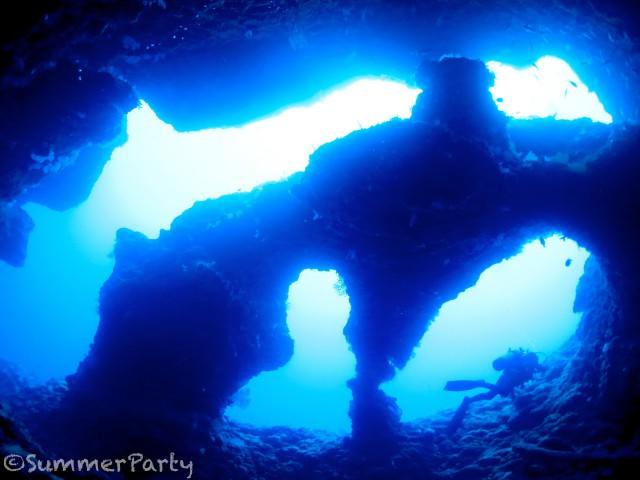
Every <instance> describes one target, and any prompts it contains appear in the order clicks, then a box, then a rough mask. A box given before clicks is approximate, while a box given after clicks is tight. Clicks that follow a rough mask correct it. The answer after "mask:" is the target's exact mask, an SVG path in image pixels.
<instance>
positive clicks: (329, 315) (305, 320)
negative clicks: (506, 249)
mask: <svg viewBox="0 0 640 480" xmlns="http://www.w3.org/2000/svg"><path fill="white" fill-rule="evenodd" d="M489 65H490V67H491V68H492V70H493V71H494V72H495V73H496V76H497V79H496V86H495V88H494V89H493V90H492V94H493V95H494V98H496V99H501V101H500V102H498V105H499V106H500V108H502V109H503V110H505V111H506V112H507V113H508V114H509V115H512V116H519V117H533V116H548V115H551V116H556V117H557V118H579V117H582V116H589V117H591V118H592V119H593V120H594V121H601V122H605V123H606V122H610V121H611V118H610V116H607V115H608V114H607V113H606V111H605V110H604V107H603V106H602V105H601V104H600V102H599V101H598V99H597V96H596V95H595V94H594V93H593V92H588V90H587V89H586V87H585V86H584V85H583V84H582V83H581V82H580V81H579V79H577V77H575V74H571V72H568V71H567V69H566V68H565V67H563V66H562V65H561V64H559V63H558V62H553V61H551V62H549V61H545V62H541V63H540V64H539V65H538V66H537V67H536V69H535V71H534V77H535V78H537V80H536V81H537V82H539V84H536V85H538V86H537V87H536V88H538V90H536V92H538V93H537V95H538V97H537V98H538V100H539V101H538V102H536V104H535V105H530V104H527V102H526V101H525V100H523V99H525V98H528V96H529V95H530V90H531V85H532V84H531V83H526V82H524V83H523V82H522V78H521V77H519V76H518V75H516V73H514V72H515V71H514V70H510V69H509V68H508V67H507V66H502V65H501V64H497V63H494V64H489ZM545 65H546V66H545ZM549 66H550V67H549ZM546 68H550V70H549V72H551V73H545V74H542V73H541V72H543V71H545V69H546ZM569 69H570V68H569ZM527 75H528V74H527ZM536 75H537V77H536ZM572 75H574V76H572ZM554 78H555V80H554ZM512 82H516V83H512ZM540 82H541V83H540ZM514 85H515V86H514ZM517 85H520V86H526V87H527V89H528V90H522V89H521V88H516V86H517ZM558 85H561V86H560V87H558ZM558 89H560V90H561V91H562V92H563V95H560V96H558V93H557V92H558V91H560V90H558ZM545 92H546V93H545ZM572 92H573V93H572ZM585 92H586V93H585ZM565 93H566V94H565ZM418 94H419V90H417V89H415V88H411V87H409V86H407V85H405V84H403V83H401V82H397V81H391V80H384V79H372V78H368V79H360V80H358V81H354V82H350V83H349V84H346V85H342V86H340V87H339V88H337V89H336V90H334V91H332V92H328V93H324V94H321V95H319V96H318V97H317V98H315V99H313V101H311V102H309V103H307V104H305V105H299V106H295V107H291V108H287V109H285V110H283V111H281V112H279V113H277V114H274V115H273V116H270V117H268V118H264V119H259V120H256V121H255V122H251V123H249V124H246V125H242V126H238V127H235V128H224V129H208V130H201V131H197V132H177V131H176V130H175V129H174V128H173V127H171V125H168V124H166V123H164V122H162V121H160V120H159V119H158V118H157V116H156V115H155V114H154V113H153V110H152V109H151V107H150V106H149V105H147V104H145V103H142V105H141V106H140V108H138V109H136V110H134V111H132V112H131V113H130V114H129V115H128V117H127V134H128V141H127V142H126V144H124V145H123V146H122V147H120V148H117V149H116V150H115V151H114V152H113V155H112V157H111V160H110V162H109V163H108V164H107V166H106V167H105V169H104V172H103V173H102V175H101V176H100V178H99V180H98V182H97V183H96V185H95V186H94V188H93V191H92V193H91V195H90V197H89V198H88V199H87V201H85V202H84V203H83V204H81V205H79V206H78V207H76V208H74V209H72V210H69V211H66V212H62V213H59V212H54V211H51V210H48V209H46V208H44V207H41V206H38V205H34V204H29V205H27V206H26V209H27V211H28V212H29V214H30V215H31V216H32V218H33V219H34V221H35V224H36V227H35V230H34V232H33V235H32V237H31V241H30V244H29V249H28V256H27V263H26V265H25V266H24V267H23V268H20V269H16V268H12V267H9V266H7V265H5V264H3V263H0V319H1V321H0V352H2V353H1V356H2V357H3V358H5V359H7V360H10V361H12V362H15V363H16V364H18V365H19V366H20V367H21V368H22V369H23V370H24V371H25V372H26V373H27V374H29V375H30V376H32V377H33V379H34V380H35V381H44V380H46V379H48V378H51V377H62V376H65V375H67V374H70V373H72V372H73V371H74V370H75V368H76V366H77V364H78V362H79V361H80V360H81V359H82V358H83V357H84V356H85V355H86V353H87V351H88V349H89V345H90V343H91V339H92V337H93V335H94V333H95V330H96V327H97V324H98V315H97V306H98V291H99V288H100V286H101V285H102V283H103V282H104V281H105V280H106V279H107V277H108V276H109V273H110V271H111V270H112V268H113V259H112V258H111V257H110V252H111V250H112V246H113V241H114V237H115V232H116V230H117V229H118V228H120V227H127V228H131V229H133V230H137V231H140V232H143V233H144V234H146V235H148V236H149V237H155V236H157V235H158V232H159V231H160V229H162V228H168V226H169V225H170V223H171V221H172V220H173V219H174V218H175V217H176V216H177V215H179V214H180V213H181V212H183V211H184V210H185V209H187V208H189V207H190V206H191V205H192V204H193V203H194V202H195V201H197V200H201V199H206V198H215V197H218V196H220V195H223V194H226V193H231V192H235V191H244V190H250V189H251V188H254V187H255V186H256V185H259V184H262V183H264V182H268V181H277V180H280V179H283V178H285V177H287V176H288V175H291V174H292V173H294V172H297V171H301V170H304V168H305V167H306V165H307V162H308V157H309V154H310V153H311V152H313V150H314V149H315V148H317V147H318V146H320V145H322V144H324V143H327V142H330V141H332V140H335V139H336V138H339V137H341V136H344V135H347V134H348V133H350V132H352V131H354V130H357V129H360V128H367V127H369V126H372V125H375V124H378V123H381V122H384V121H387V120H389V119H391V118H393V117H400V118H407V117H408V116H409V115H410V112H411V108H412V106H413V104H414V102H415V99H416V97H417V95H418ZM545 95H546V97H545ZM576 95H578V96H579V95H583V97H576ZM584 95H586V97H585V96H584ZM547 97H548V98H547ZM540 98H542V99H543V100H544V101H542V100H540ZM545 98H546V100H545ZM563 98H565V100H563ZM575 98H582V100H580V101H576V100H575ZM541 102H542V104H544V105H545V109H540V108H538V107H539V106H540V105H541ZM563 102H564V103H563ZM534 107H535V108H534ZM585 108H587V109H586V110H585ZM528 109H529V110H528ZM603 112H604V113H603ZM532 249H533V250H532ZM576 249H577V247H576V246H575V244H573V243H571V242H561V243H560V244H558V246H557V247H556V246H555V240H554V241H550V242H548V244H547V248H546V249H544V250H540V251H539V249H538V250H536V249H535V248H534V247H531V248H529V247H528V250H527V252H529V250H531V252H530V253H526V255H528V256H527V258H529V260H528V262H529V263H526V264H520V263H517V262H516V259H514V260H512V261H510V262H515V263H514V265H521V266H520V267H519V268H520V270H518V269H516V270H513V271H512V273H511V274H510V275H511V276H509V275H507V276H503V277H501V278H502V280H501V282H503V283H502V284H501V283H499V282H498V283H496V282H493V283H489V285H490V287H485V288H484V290H482V288H483V287H482V285H484V284H483V281H484V280H481V282H480V283H479V285H478V286H477V287H476V288H477V289H481V290H479V291H481V292H483V293H482V294H481V295H480V296H481V297H482V298H480V297H478V295H476V296H475V297H474V296H473V295H472V294H471V293H470V292H471V291H469V292H465V294H463V295H461V297H460V298H459V299H458V300H457V301H455V302H452V303H451V304H447V305H446V306H444V307H443V309H442V311H441V314H440V316H439V318H438V320H437V321H436V322H435V323H434V325H433V328H432V329H431V330H429V332H428V333H427V336H425V338H424V339H423V342H422V347H421V348H420V349H418V350H417V351H416V356H415V359H414V360H413V361H412V362H411V363H410V364H409V365H408V366H407V368H406V369H405V370H404V371H403V372H401V373H400V375H399V376H398V378H397V380H396V381H394V382H393V383H391V384H389V385H388V386H387V387H386V388H387V390H388V391H389V392H390V393H392V394H394V395H398V397H399V402H400V405H401V406H402V408H403V409H404V410H405V418H414V417H418V416H423V415H425V414H427V413H429V412H430V411H433V410H435V409H437V408H440V407H442V406H447V405H449V404H450V403H451V404H452V403H454V401H457V399H455V394H448V396H447V398H446V399H445V397H443V396H438V395H436V390H438V391H439V389H440V386H441V383H442V380H443V379H444V378H445V377H447V379H449V378H450V377H457V376H467V375H470V374H471V373H474V376H477V375H482V376H485V378H487V380H491V378H490V376H491V374H492V372H491V371H488V370H487V369H486V368H485V367H486V365H488V364H490V360H488V359H489V357H492V356H494V355H495V356H497V355H498V354H500V353H502V352H501V351H499V350H501V349H503V347H506V346H534V348H536V349H542V350H545V351H551V350H553V349H554V348H556V347H557V346H558V345H559V344H560V343H561V342H562V341H563V339H566V338H567V336H568V335H570V334H571V332H573V330H574V329H575V324H576V322H577V317H576V316H575V315H573V314H572V313H571V312H570V310H569V309H568V307H567V306H568V305H570V303H571V301H572V298H573V292H574V291H575V282H576V280H577V278H578V276H579V273H580V271H581V268H582V263H583V260H581V259H583V257H585V256H586V252H584V251H580V250H576ZM549 252H555V253H554V254H553V255H554V257H553V258H554V260H553V261H552V260H549V264H548V265H547V261H546V260H543V258H547V257H545V255H549ZM567 256H572V257H573V258H574V262H573V263H572V265H571V267H570V268H567V267H564V257H567ZM518 258H519V257H518ZM532 259H533V260H532ZM560 260H562V262H561V263H562V266H563V269H561V270H558V269H557V268H556V267H557V264H558V262H559V261H560ZM510 262H507V263H508V264H510ZM522 265H524V266H522ZM542 265H547V267H545V268H544V269H543V268H542ZM538 267H539V268H540V269H541V270H540V271H538ZM496 268H497V267H496ZM527 268H528V269H534V270H536V272H537V273H536V275H537V276H535V277H534V276H531V277H525V274H524V273H523V272H525V271H526V269H527ZM522 269H525V270H522ZM486 276H489V273H487V275H486ZM483 278H484V277H483ZM522 278H529V280H531V279H532V278H536V279H538V280H535V282H538V283H535V282H533V283H528V284H526V285H525V286H524V287H522V288H523V290H522V291H520V292H519V293H517V294H516V293H511V294H509V295H504V294H502V295H501V294H500V292H504V291H505V289H506V288H507V287H508V286H511V285H515V284H516V283H517V280H518V279H522ZM543 278H544V279H546V280H541V279H543ZM556 281H557V282H560V283H558V284H554V283H553V282H556ZM336 282H338V281H337V276H336V273H335V272H314V271H305V272H302V273H301V277H300V279H299V281H298V282H297V283H296V284H295V285H293V286H292V287H291V291H290V299H289V301H290V309H289V315H288V318H287V322H288V325H289V328H290V331H291V335H292V337H293V338H294V341H295V343H296V345H297V347H296V354H295V356H294V358H293V359H292V360H291V362H290V363H289V364H288V365H287V366H285V367H284V368H283V369H282V370H280V371H278V372H269V373H264V374H262V375H260V376H259V377H257V378H256V379H254V380H253V381H252V382H251V383H250V385H249V386H248V390H245V391H244V392H242V393H241V394H239V396H238V404H237V405H236V406H234V407H233V408H232V409H230V410H229V415H231V416H233V417H234V418H238V419H242V420H246V421H250V422H254V423H259V424H263V425H264V424H291V425H296V426H314V427H320V428H326V429H329V430H334V431H339V432H344V431H347V430H348V428H349V427H348V418H347V415H346V412H347V405H348V401H349V399H350V393H349V391H348V390H347V388H346V386H345V384H344V382H345V381H346V379H348V378H350V377H351V376H352V374H353V367H354V359H353V356H352V354H351V353H350V352H349V350H348V346H347V345H346V342H345V340H344V336H343V335H342V328H343V327H344V325H345V323H346V322H347V319H348V310H349V306H348V297H347V296H345V294H344V292H342V293H341V290H342V289H341V288H338V289H336V288H335V285H336ZM338 283H339V282H338ZM539 284H540V285H539ZM547 284H549V285H552V284H554V285H555V289H554V290H553V292H551V293H553V294H554V295H556V296H555V297H549V298H556V300H554V301H549V302H544V303H545V305H547V306H549V310H547V311H544V312H543V311H539V310H535V312H536V313H535V314H534V313H533V310H532V313H531V314H525V312H526V311H527V309H528V308H533V306H535V305H533V304H534V303H536V302H534V301H532V300H531V299H532V298H541V297H540V295H547V294H550V293H549V291H547V290H543V289H542V286H543V285H547ZM505 285H506V286H507V287H505ZM538 287H540V288H538ZM536 288H538V290H536ZM525 290H526V292H525ZM347 291H348V288H347ZM473 291H475V290H473ZM492 292H493V296H492ZM525 293H526V295H525ZM469 295H471V297H470V298H471V299H473V298H476V300H475V302H480V301H482V302H484V303H482V305H484V306H481V304H479V303H474V301H471V300H466V302H467V303H463V300H464V299H467V298H468V297H469ZM488 298H493V300H492V302H493V304H494V305H503V306H504V305H507V306H508V309H507V310H504V309H503V310H499V309H496V310H490V309H489V310H486V308H487V305H488V303H487V301H488V300H487V299H488ZM545 298H546V297H545ZM507 299H508V300H509V301H508V302H506V300H507ZM469 302H470V303H469ZM489 303H491V302H489ZM538 303H540V302H538ZM455 305H458V307H457V308H458V313H447V312H450V311H454V312H455V311H456V307H455ZM483 309H485V310H483ZM469 312H485V313H482V314H478V315H476V316H473V317H472V316H471V315H470V314H469ZM447 315H450V316H451V317H448V316H447ZM447 318H449V320H443V319H447ZM541 318H544V319H545V321H544V322H542V323H544V325H546V326H545V328H547V330H545V331H544V332H541V331H540V330H535V328H534V327H536V326H540V324H541V320H540V319H541ZM550 319H553V321H551V320H550ZM489 320H494V321H500V322H502V323H498V324H496V325H497V326H496V325H493V327H491V328H494V329H497V330H495V331H496V332H497V333H493V334H489V333H488V332H490V326H491V322H489ZM465 322H473V325H476V326H480V325H483V327H482V328H483V331H484V332H485V333H486V335H488V337H487V338H491V339H497V338H498V337H500V342H497V341H496V342H493V343H491V342H489V341H488V340H484V341H483V342H482V343H476V344H474V345H472V347H470V346H468V345H467V346H466V347H465V346H464V345H463V344H456V345H457V346H456V348H457V349H458V350H457V351H458V352H463V351H464V352H468V353H469V354H468V355H457V356H456V355H453V353H452V352H453V350H452V351H450V352H448V354H449V355H450V356H449V357H447V356H446V355H445V353H447V352H444V351H442V350H443V347H442V345H444V343H443V342H445V340H442V339H446V341H447V342H449V341H451V340H452V339H457V340H460V341H461V340H462V339H463V338H464V335H463V333H464V332H467V331H472V330H473V329H471V328H470V327H469V325H467V324H466V323H465ZM487 322H488V323H487ZM505 322H506V323H505ZM529 323H531V328H532V329H533V330H531V331H529V330H527V328H528V327H527V325H529ZM499 326H501V327H500V328H498V327H499ZM507 326H509V327H510V328H507ZM554 328H557V330H555V331H554ZM438 332H440V333H438ZM524 332H530V334H528V336H525V337H523V336H513V337H511V336H510V335H515V333H520V334H524ZM531 332H532V333H531ZM438 335H440V337H438ZM536 335H539V336H536ZM431 338H434V339H435V340H430V339H431ZM438 338H440V340H437V339H438ZM454 344H455V342H454ZM489 344H491V345H492V347H491V348H489V347H488V345H489ZM514 344H515V345H514ZM451 348H452V349H453V347H451ZM470 350H477V353H478V355H479V356H478V357H474V356H472V355H471V352H470ZM430 355H431V357H430ZM434 355H441V357H439V359H438V358H436V357H433V356H434ZM445 359H446V360H447V362H445ZM432 362H435V363H432ZM471 363H473V365H474V366H478V368H479V369H478V370H477V371H475V370H474V371H468V370H464V366H465V365H467V366H468V365H470V364H471ZM430 365H438V368H434V367H433V366H431V367H430ZM442 365H446V368H443V367H442ZM481 365H482V366H483V367H482V368H484V370H483V369H480V366H481ZM441 393H442V392H439V394H441ZM274 395H280V396H281V397H285V398H286V399H287V401H286V402H283V401H280V400H279V403H280V404H281V405H287V406H288V409H287V410H286V411H285V410H284V409H283V410H281V411H277V410H274V408H273V405H272V404H273V398H274ZM270 399H271V400H270ZM452 399H454V400H452ZM447 402H449V403H447ZM240 405H243V406H244V408H240ZM234 412H235V413H234Z"/></svg>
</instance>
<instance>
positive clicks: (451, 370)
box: [384, 236, 589, 420]
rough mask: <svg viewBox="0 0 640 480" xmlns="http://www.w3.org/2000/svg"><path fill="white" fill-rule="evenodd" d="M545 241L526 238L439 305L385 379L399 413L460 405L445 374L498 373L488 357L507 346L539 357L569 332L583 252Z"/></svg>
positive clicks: (490, 376) (411, 415)
mask: <svg viewBox="0 0 640 480" xmlns="http://www.w3.org/2000/svg"><path fill="white" fill-rule="evenodd" d="M544 243H545V246H543V245H542V243H541V242H540V241H539V240H535V241H533V242H531V243H529V244H527V245H526V246H525V247H524V248H523V251H522V253H520V254H519V255H516V256H515V257H512V258H510V259H508V260H505V261H503V262H501V263H499V264H497V265H494V266H492V267H491V268H489V269H488V270H485V272H484V273H483V274H482V275H481V277H480V279H479V281H478V283H477V284H476V285H475V286H474V287H473V288H470V289H468V290H466V291H464V292H463V293H461V294H460V295H459V296H458V298H456V299H455V300H453V301H451V302H447V303H445V304H444V305H443V306H442V308H441V309H440V312H439V314H438V316H437V317H436V319H435V320H434V322H433V324H432V325H431V326H430V327H429V329H428V330H427V333H426V334H425V335H424V337H423V338H422V341H421V343H420V346H419V347H418V348H416V350H415V352H414V357H413V358H412V359H411V360H410V361H409V363H408V364H407V366H406V367H405V368H404V369H403V370H402V371H400V372H399V373H398V374H397V375H396V377H395V378H394V379H393V380H392V381H391V382H389V383H387V384H386V385H385V386H384V390H385V391H386V392H387V393H388V394H389V395H391V396H394V397H397V399H398V404H399V405H400V408H401V409H402V412H403V419H405V420H413V419H416V418H420V417H425V416H426V415H428V414H430V413H434V412H437V411H438V410H442V409H445V408H451V407H454V406H456V405H458V404H459V403H460V401H461V400H462V398H463V397H464V396H465V395H467V393H465V392H445V391H444V390H443V388H444V385H445V383H446V382H447V381H448V380H486V381H489V382H494V381H495V380H497V379H498V377H499V375H500V374H499V372H496V371H495V370H493V369H492V367H491V363H492V361H493V360H494V359H495V358H497V357H499V356H502V355H504V354H505V353H506V352H507V350H508V349H509V348H526V349H530V350H532V351H535V352H541V355H540V360H544V358H545V357H544V356H545V355H548V354H550V353H552V352H554V351H556V350H557V349H558V348H560V347H561V346H562V344H563V343H565V342H566V341H567V340H568V339H569V337H571V335H573V333H574V332H575V330H576V327H577V326H578V323H579V321H580V315H579V314H577V313H574V312H573V302H574V300H575V292H576V286H577V283H578V280H579V279H580V276H581V275H582V272H583V271H584V263H585V261H586V259H587V257H588V256H589V253H588V252H587V251H586V250H585V249H583V248H580V247H579V246H578V245H577V244H576V243H575V242H574V241H572V240H562V239H561V237H559V236H553V237H550V238H547V239H546V240H545V242H544ZM567 263H568V264H569V265H567ZM480 391H482V390H479V391H477V392H476V393H478V392H480Z"/></svg>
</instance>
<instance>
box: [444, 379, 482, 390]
mask: <svg viewBox="0 0 640 480" xmlns="http://www.w3.org/2000/svg"><path fill="white" fill-rule="evenodd" d="M491 387H493V385H491V384H490V383H487V382H485V381H484V380H452V381H450V382H447V384H446V385H445V386H444V389H445V390H447V391H449V392H465V391H467V390H473V389H474V388H491Z"/></svg>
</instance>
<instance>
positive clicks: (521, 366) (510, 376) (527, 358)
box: [444, 348, 540, 433]
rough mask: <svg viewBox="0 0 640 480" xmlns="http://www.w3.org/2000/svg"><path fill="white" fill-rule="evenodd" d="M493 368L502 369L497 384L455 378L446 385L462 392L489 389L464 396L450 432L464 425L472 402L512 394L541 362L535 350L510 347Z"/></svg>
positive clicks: (446, 387) (536, 369)
mask: <svg viewBox="0 0 640 480" xmlns="http://www.w3.org/2000/svg"><path fill="white" fill-rule="evenodd" d="M493 368H494V369H495V370H498V371H500V370H502V375H500V378H499V379H498V381H497V382H496V383H495V385H494V384H492V383H488V382H485V381H484V380H453V381H450V382H447V384H446V385H445V387H444V389H445V390H448V391H451V392H462V391H466V390H472V389H474V388H486V389H488V391H486V392H484V393H479V394H478V395H474V396H473V397H464V400H463V401H462V403H461V404H460V406H459V407H458V410H457V411H456V413H455V415H454V416H453V418H452V419H451V422H450V423H449V432H450V433H454V432H455V431H456V430H457V429H458V428H459V427H460V425H462V420H463V419H464V416H465V414H466V413H467V410H468V409H469V405H470V404H471V403H473V402H477V401H478V400H490V399H492V398H494V397H495V396H496V395H500V396H502V397H506V396H507V395H512V394H513V391H514V389H515V388H516V387H518V386H520V385H523V384H524V383H526V382H528V381H529V380H531V378H532V377H533V374H534V373H535V372H536V371H538V370H539V369H540V362H539V361H538V355H537V354H535V353H534V352H529V351H527V350H523V349H522V348H519V349H517V350H513V349H509V351H508V352H507V354H506V355H503V356H502V357H499V358H496V359H495V360H494V361H493Z"/></svg>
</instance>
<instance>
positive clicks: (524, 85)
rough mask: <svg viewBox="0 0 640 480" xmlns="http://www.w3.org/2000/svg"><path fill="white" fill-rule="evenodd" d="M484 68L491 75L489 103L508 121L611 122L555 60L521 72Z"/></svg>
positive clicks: (595, 99) (497, 66) (495, 66)
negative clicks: (507, 118) (544, 119)
mask: <svg viewBox="0 0 640 480" xmlns="http://www.w3.org/2000/svg"><path fill="white" fill-rule="evenodd" d="M487 68H488V69H489V70H490V71H491V72H493V74H494V75H495V83H494V86H493V87H492V88H490V91H491V94H492V95H493V99H494V100H495V101H496V104H497V105H498V108H499V109H500V110H502V111H503V112H504V113H506V114H507V115H509V116H510V117H514V118H542V117H554V118H556V119H558V120H575V119H578V118H590V119H591V120H593V121H594V122H600V123H611V122H612V121H613V118H612V117H611V115H609V114H608V113H607V111H606V110H605V109H604V106H603V105H602V103H600V100H599V99H598V95H597V94H596V93H595V92H591V91H589V89H588V88H587V86H586V85H585V84H584V83H582V81H581V80H580V78H578V75H577V74H576V73H575V72H574V71H573V69H572V68H571V66H570V65H569V64H568V63H567V62H565V61H564V60H561V59H559V58H557V57H551V56H546V57H542V58H540V59H539V60H538V61H537V62H536V63H534V64H533V65H531V66H529V67H525V68H516V67H512V66H509V65H505V64H503V63H500V62H494V61H491V62H487Z"/></svg>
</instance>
